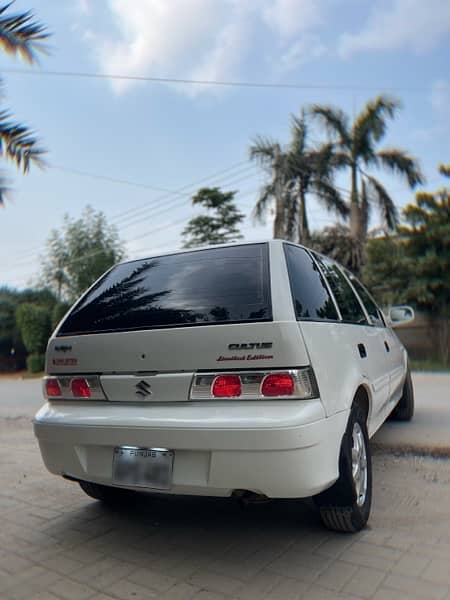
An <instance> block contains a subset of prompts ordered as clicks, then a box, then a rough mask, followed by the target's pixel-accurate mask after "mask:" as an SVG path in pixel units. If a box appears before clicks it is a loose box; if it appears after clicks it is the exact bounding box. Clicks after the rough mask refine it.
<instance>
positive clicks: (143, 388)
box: [136, 379, 152, 398]
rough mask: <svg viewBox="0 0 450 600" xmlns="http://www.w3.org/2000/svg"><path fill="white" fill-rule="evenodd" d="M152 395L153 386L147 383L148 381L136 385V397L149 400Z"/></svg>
mask: <svg viewBox="0 0 450 600" xmlns="http://www.w3.org/2000/svg"><path fill="white" fill-rule="evenodd" d="M151 395H152V388H151V385H150V384H149V383H147V382H146V381H144V379H143V380H142V381H140V382H139V383H137V384H136V396H139V397H140V398H147V396H151Z"/></svg>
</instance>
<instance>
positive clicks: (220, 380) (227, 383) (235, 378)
mask: <svg viewBox="0 0 450 600" xmlns="http://www.w3.org/2000/svg"><path fill="white" fill-rule="evenodd" d="M189 397H190V399H191V400H214V399H216V398H239V399H240V400H267V399H268V398H274V399H276V398H280V399H289V400H309V399H310V398H318V397H319V390H318V388H317V382H316V378H315V376H314V371H313V369H312V367H310V366H308V367H300V368H298V369H284V370H281V369H279V370H277V369H270V370H266V369H262V370H261V371H258V370H254V371H234V372H233V373H224V372H222V373H220V372H219V373H196V374H195V375H194V378H193V380H192V385H191V391H190V394H189Z"/></svg>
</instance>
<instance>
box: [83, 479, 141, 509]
mask: <svg viewBox="0 0 450 600" xmlns="http://www.w3.org/2000/svg"><path fill="white" fill-rule="evenodd" d="M78 483H79V484H80V487H81V489H82V490H83V492H85V493H86V494H87V495H88V496H90V497H91V498H94V499H95V500H100V502H104V503H105V504H119V503H121V502H123V501H125V500H126V499H130V498H131V497H132V496H133V495H134V492H133V491H131V490H125V489H122V488H114V487H111V486H108V485H100V484H99V483H92V482H91V481H79V482H78Z"/></svg>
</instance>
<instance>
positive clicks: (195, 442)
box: [34, 400, 348, 498]
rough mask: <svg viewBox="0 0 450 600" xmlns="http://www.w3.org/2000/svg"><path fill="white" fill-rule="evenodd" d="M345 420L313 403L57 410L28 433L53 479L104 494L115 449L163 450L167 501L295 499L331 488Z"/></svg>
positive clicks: (63, 406)
mask: <svg viewBox="0 0 450 600" xmlns="http://www.w3.org/2000/svg"><path fill="white" fill-rule="evenodd" d="M347 419H348V413H347V412H341V413H337V414H336V415H333V416H332V417H328V418H325V414H324V411H323V407H322V404H321V402H320V400H309V401H290V402H279V403H277V404H275V403H269V402H267V403H258V404H256V403H255V402H247V403H236V404H234V405H233V406H230V405H229V404H226V403H208V404H206V403H188V404H186V405H183V406H181V405H171V406H167V405H166V406H149V405H145V406H143V405H140V406H136V405H133V406H130V405H128V406H125V405H123V404H122V405H115V406H109V405H105V403H92V404H89V405H87V404H86V403H78V404H76V403H71V404H69V403H63V402H60V403H51V404H50V403H49V404H46V405H45V406H44V407H43V408H42V409H41V410H40V411H39V412H38V414H37V415H36V418H35V420H34V431H35V434H36V436H37V438H38V441H39V446H40V449H41V453H42V457H43V460H44V463H45V465H46V467H47V468H48V470H49V471H51V472H52V473H55V474H59V475H66V476H69V477H72V478H75V479H81V480H85V481H93V482H96V483H101V484H105V485H111V484H112V458H113V449H114V447H116V446H137V447H142V448H169V449H171V450H174V453H175V458H174V464H173V480H172V487H171V489H170V492H169V493H173V494H199V495H205V496H229V495H231V494H232V493H233V491H235V490H248V491H252V492H255V493H258V494H265V495H266V496H269V497H272V498H296V497H297V498H300V497H308V496H312V495H314V494H316V493H318V492H320V491H322V490H324V489H326V488H327V487H329V486H330V485H331V484H332V483H333V482H334V481H335V480H336V479H337V477H338V457H339V449H340V443H341V439H342V435H343V433H344V431H345V427H346V423H347ZM140 489H141V490H142V488H140ZM149 491H152V490H149ZM154 491H156V490H154Z"/></svg>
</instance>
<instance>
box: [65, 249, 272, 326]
mask: <svg viewBox="0 0 450 600" xmlns="http://www.w3.org/2000/svg"><path fill="white" fill-rule="evenodd" d="M271 319H272V307H271V301H270V277H269V258H268V246H267V244H250V245H243V246H230V247H226V248H211V249H207V250H198V251H194V252H184V253H182V254H172V255H168V256H160V257H157V258H148V259H144V260H138V261H133V262H128V263H123V264H120V265H117V266H116V267H114V268H113V269H112V270H111V271H109V272H108V273H107V274H106V275H105V276H104V277H103V278H102V279H101V280H100V281H99V282H98V283H97V284H96V285H95V286H94V287H93V288H92V289H91V290H90V291H89V292H88V294H87V295H86V296H85V297H84V298H83V299H82V300H81V302H79V303H78V304H77V305H75V307H74V308H73V310H72V311H71V313H70V314H69V315H68V317H67V319H66V320H65V321H64V322H63V324H62V325H61V327H60V329H59V331H58V334H57V335H58V336H63V335H75V334H86V333H102V332H110V331H129V330H137V329H151V328H160V327H177V326H188V325H209V324H218V323H245V322H253V321H270V320H271Z"/></svg>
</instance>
